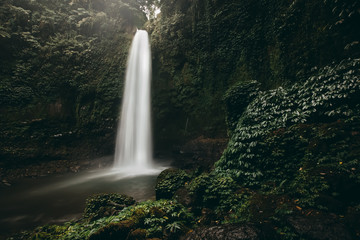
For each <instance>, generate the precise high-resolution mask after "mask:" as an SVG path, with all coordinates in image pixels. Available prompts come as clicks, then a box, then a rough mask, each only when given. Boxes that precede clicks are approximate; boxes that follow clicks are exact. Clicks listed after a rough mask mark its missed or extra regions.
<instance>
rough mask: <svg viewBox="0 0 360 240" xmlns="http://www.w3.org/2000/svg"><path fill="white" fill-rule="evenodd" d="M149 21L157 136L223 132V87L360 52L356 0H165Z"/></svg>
mask: <svg viewBox="0 0 360 240" xmlns="http://www.w3.org/2000/svg"><path fill="white" fill-rule="evenodd" d="M160 6H161V13H160V14H159V16H158V18H156V19H154V20H152V21H151V22H150V23H148V25H147V28H148V30H149V31H150V32H151V38H152V48H153V55H154V86H155V87H154V104H155V107H154V108H155V111H154V112H155V116H154V117H155V121H154V122H155V132H156V133H157V134H159V139H158V141H159V142H162V143H164V142H169V141H168V140H172V141H176V140H181V139H186V138H190V137H194V136H198V135H205V136H206V137H216V136H219V135H220V136H223V135H226V126H225V117H224V116H225V114H224V106H225V104H224V101H223V95H224V93H225V92H226V91H227V90H228V89H229V88H230V87H232V86H233V85H236V84H237V83H238V82H245V81H246V82H249V81H252V80H257V81H258V82H259V83H260V84H261V89H263V90H265V89H274V88H277V87H279V86H289V85H292V84H293V83H296V82H304V81H305V80H306V79H307V77H308V76H309V75H310V74H311V69H312V68H313V67H324V66H326V65H328V64H331V63H332V62H333V61H335V62H338V61H341V60H342V59H345V58H348V57H359V46H360V44H359V41H360V33H359V31H355V29H356V28H357V26H358V23H359V20H360V14H359V7H360V5H359V1H356V0H350V1H347V0H340V1H326V0H315V1H306V0H296V1H285V0H281V1H278V0H276V1H275V0H274V1H273V0H260V1H259V0H250V1H248V0H247V1H245V0H244V1H243V0H230V1H217V0H215V1H214V0H200V1H190V0H176V1H175V0H162V1H161V2H160Z"/></svg>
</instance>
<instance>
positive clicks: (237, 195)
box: [187, 172, 248, 219]
mask: <svg viewBox="0 0 360 240" xmlns="http://www.w3.org/2000/svg"><path fill="white" fill-rule="evenodd" d="M187 188H188V189H189V192H190V195H192V197H193V198H194V206H195V207H197V208H200V209H201V208H204V207H205V208H210V209H213V210H215V213H216V214H217V215H218V217H219V218H221V217H223V216H224V215H228V214H230V215H233V214H234V213H235V212H236V213H237V216H238V215H240V214H239V213H240V212H241V214H243V218H242V219H244V218H246V216H245V212H246V211H245V210H246V206H247V204H248V203H247V197H248V195H247V194H246V193H245V192H246V191H242V190H240V186H239V185H238V184H237V183H236V182H235V181H234V180H233V179H232V178H231V177H229V176H226V175H218V174H215V173H213V172H212V173H211V174H207V173H203V174H201V175H199V176H197V177H196V178H194V179H192V180H191V182H190V184H189V185H188V186H187Z"/></svg>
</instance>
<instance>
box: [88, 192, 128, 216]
mask: <svg viewBox="0 0 360 240" xmlns="http://www.w3.org/2000/svg"><path fill="white" fill-rule="evenodd" d="M134 203H135V200H134V199H133V198H132V197H128V196H126V195H121V194H116V193H111V194H96V195H94V196H91V197H89V198H88V199H87V200H86V207H85V210H84V218H86V219H87V220H88V221H94V220H97V219H99V218H103V217H106V216H112V215H115V214H116V213H118V212H119V211H121V210H122V209H123V208H125V207H127V206H130V205H133V204H134Z"/></svg>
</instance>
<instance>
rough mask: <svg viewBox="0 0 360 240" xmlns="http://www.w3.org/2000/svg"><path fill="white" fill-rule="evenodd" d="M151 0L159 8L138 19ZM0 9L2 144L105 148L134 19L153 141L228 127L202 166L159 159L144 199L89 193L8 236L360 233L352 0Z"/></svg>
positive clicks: (357, 9)
mask: <svg viewBox="0 0 360 240" xmlns="http://www.w3.org/2000/svg"><path fill="white" fill-rule="evenodd" d="M151 4H156V5H157V6H159V7H160V8H161V13H160V14H159V15H158V17H157V18H152V19H150V20H149V21H147V22H146V23H145V17H144V16H145V15H144V13H143V12H141V10H140V9H150V8H151ZM0 11H1V19H0V20H1V22H2V25H1V29H0V42H1V54H2V55H1V59H0V61H1V65H2V66H4V67H3V68H2V69H1V72H0V74H1V85H0V101H1V107H0V111H1V114H2V116H4V117H3V118H2V119H1V120H0V121H1V129H0V131H1V134H0V140H1V141H0V150H1V151H0V153H1V157H2V158H4V159H8V160H18V161H19V160H24V159H31V158H35V157H36V158H38V157H40V156H41V157H63V156H65V155H67V154H73V153H74V151H73V149H72V147H77V146H79V145H80V144H82V145H83V147H82V148H83V151H79V153H80V154H82V152H84V151H85V152H88V151H87V150H88V149H89V148H91V147H92V146H97V147H98V148H101V149H94V150H93V151H94V152H98V153H101V152H110V151H111V150H109V149H111V147H112V146H113V145H112V144H113V134H114V126H115V124H116V115H117V108H118V107H119V102H120V96H119V91H118V90H119V89H121V88H122V80H121V78H122V76H123V73H124V66H125V60H126V53H127V49H128V47H129V41H130V39H131V35H132V33H133V31H134V26H141V25H143V24H145V25H144V27H145V28H146V29H147V30H148V31H149V32H150V34H151V43H152V51H153V103H154V109H153V113H154V114H153V115H154V124H155V130H154V132H155V133H156V140H157V141H156V144H157V145H156V146H157V148H158V149H160V148H164V149H169V148H172V147H173V145H174V144H178V143H183V142H185V141H187V140H189V139H192V138H195V137H198V136H201V135H202V136H204V137H206V138H223V137H224V136H226V137H228V138H229V139H230V140H229V143H228V146H227V148H226V149H225V151H224V153H223V154H222V156H221V158H220V159H218V161H217V162H216V163H215V165H214V166H213V167H212V169H210V170H209V171H206V172H203V171H201V169H200V168H199V169H190V170H189V169H186V170H184V169H182V170H181V169H168V170H165V171H164V172H162V173H161V174H160V175H159V177H158V180H157V184H156V189H155V190H156V198H157V200H156V201H147V202H143V203H134V201H133V200H132V199H131V198H129V197H126V196H122V195H116V194H109V195H98V196H94V197H92V198H90V199H89V200H88V202H87V207H86V209H85V213H84V217H83V218H82V219H81V220H79V221H77V222H69V223H66V224H65V225H63V226H44V227H39V228H37V229H36V230H34V231H30V232H26V233H23V234H19V235H18V236H15V237H14V238H15V239H59V238H60V239H118V238H120V237H122V238H120V239H149V238H160V239H178V238H179V237H180V236H183V237H184V239H203V238H204V236H209V237H208V238H209V239H357V238H358V237H359V236H360V228H359V226H360V200H359V199H360V196H359V191H358V189H360V163H359V161H360V152H359V149H360V115H359V114H360V112H359V111H360V105H359V104H360V97H359V96H360V51H359V50H360V49H359V47H360V32H359V31H357V29H358V26H359V23H360V2H359V1H357V0H338V1H328V0H315V1H306V0H294V1H285V0H281V1H275V0H250V1H242V0H241V1H240V0H229V1H226V2H224V1H219V0H199V1H191V0H161V1H134V2H131V1H125V0H122V1H115V0H111V1H101V0H96V1H95V0H94V1H86V0H84V1H62V2H57V1H55V2H51V1H46V0H39V1H26V0H22V1H10V0H2V5H1V8H0ZM130 13H131V14H130ZM150 16H153V12H150ZM114 49H116V51H114ZM86 137H91V139H92V140H87V141H84V139H85V138H86ZM74 143H75V144H74ZM44 144H46V146H48V148H47V149H46V150H45V151H44V149H39V146H41V145H44ZM70 146H72V147H70ZM194 159H198V158H194ZM194 165H195V166H196V164H195V163H194ZM210 226H211V227H210ZM240 236H242V238H240Z"/></svg>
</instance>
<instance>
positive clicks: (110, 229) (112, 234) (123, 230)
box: [89, 220, 135, 240]
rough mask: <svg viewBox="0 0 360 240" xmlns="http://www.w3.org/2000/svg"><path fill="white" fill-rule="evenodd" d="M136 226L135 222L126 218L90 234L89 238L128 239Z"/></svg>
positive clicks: (92, 239)
mask: <svg viewBox="0 0 360 240" xmlns="http://www.w3.org/2000/svg"><path fill="white" fill-rule="evenodd" d="M134 226H135V224H134V222H132V221H130V220H124V221H121V222H118V223H110V224H108V225H106V226H105V227H102V228H100V229H99V230H98V231H96V232H95V233H93V234H91V235H90V236H89V240H101V239H109V240H115V239H118V240H126V239H128V235H129V233H130V231H131V229H132V228H134Z"/></svg>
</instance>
